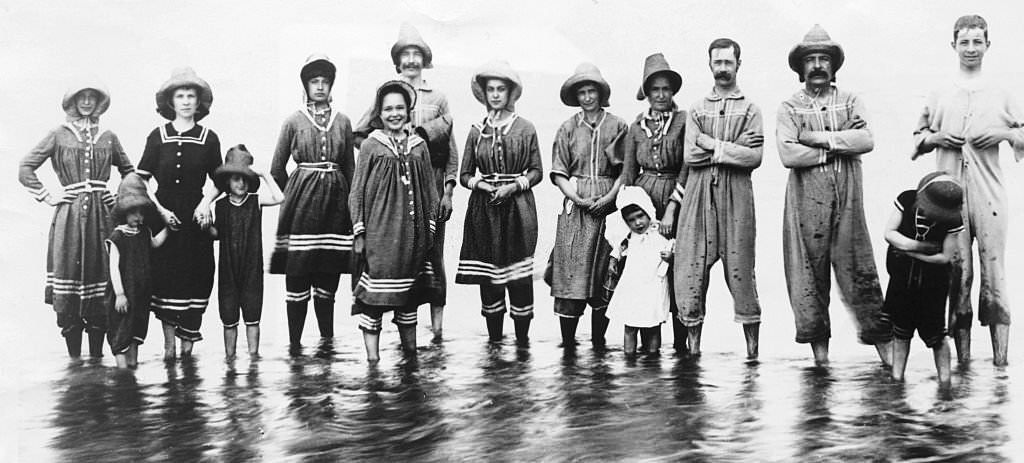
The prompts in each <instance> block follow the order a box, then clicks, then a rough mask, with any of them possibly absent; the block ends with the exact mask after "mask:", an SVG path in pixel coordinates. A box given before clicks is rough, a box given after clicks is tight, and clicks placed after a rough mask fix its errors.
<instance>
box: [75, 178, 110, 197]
mask: <svg viewBox="0 0 1024 463" xmlns="http://www.w3.org/2000/svg"><path fill="white" fill-rule="evenodd" d="M94 191H102V192H107V193H109V190H107V182H104V181H102V180H83V181H81V182H77V183H71V184H68V185H64V193H65V194H68V193H72V194H76V195H80V194H84V193H92V192H94Z"/></svg>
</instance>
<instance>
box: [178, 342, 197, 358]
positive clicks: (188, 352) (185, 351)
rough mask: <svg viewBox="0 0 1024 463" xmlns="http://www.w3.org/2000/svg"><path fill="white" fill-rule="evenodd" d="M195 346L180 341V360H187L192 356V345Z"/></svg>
mask: <svg viewBox="0 0 1024 463" xmlns="http://www.w3.org/2000/svg"><path fill="white" fill-rule="evenodd" d="M193 344H195V343H193V342H192V341H186V340H184V339H182V340H181V358H188V357H191V356H192V345H193Z"/></svg>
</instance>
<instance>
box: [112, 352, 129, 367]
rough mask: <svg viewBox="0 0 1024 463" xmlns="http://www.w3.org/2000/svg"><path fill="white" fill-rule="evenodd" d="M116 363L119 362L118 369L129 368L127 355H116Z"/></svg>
mask: <svg viewBox="0 0 1024 463" xmlns="http://www.w3.org/2000/svg"><path fill="white" fill-rule="evenodd" d="M114 361H116V362H117V367H118V368H128V355H127V354H126V353H125V354H114Z"/></svg>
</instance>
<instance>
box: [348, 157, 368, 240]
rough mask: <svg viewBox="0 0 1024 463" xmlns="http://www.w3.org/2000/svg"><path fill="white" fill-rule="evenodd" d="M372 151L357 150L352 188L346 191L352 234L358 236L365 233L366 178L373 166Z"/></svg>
mask: <svg viewBox="0 0 1024 463" xmlns="http://www.w3.org/2000/svg"><path fill="white" fill-rule="evenodd" d="M373 158H374V155H373V154H372V153H367V152H364V150H362V149H360V150H359V161H358V162H357V163H356V169H355V170H356V171H355V176H354V177H353V178H352V188H351V189H350V190H349V193H348V208H349V213H350V214H351V217H352V235H353V236H359V235H362V234H363V233H366V204H365V200H366V198H365V196H366V179H367V176H368V175H369V171H370V169H371V168H372V167H373V166H372V164H373Z"/></svg>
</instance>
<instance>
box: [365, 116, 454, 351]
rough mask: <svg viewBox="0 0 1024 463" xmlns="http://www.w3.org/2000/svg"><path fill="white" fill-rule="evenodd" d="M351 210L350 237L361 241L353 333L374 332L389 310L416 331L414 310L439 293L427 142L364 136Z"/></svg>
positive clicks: (434, 205) (378, 133)
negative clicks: (352, 234)
mask: <svg viewBox="0 0 1024 463" xmlns="http://www.w3.org/2000/svg"><path fill="white" fill-rule="evenodd" d="M349 206H350V208H351V210H352V222H353V224H354V225H353V230H354V232H355V235H356V236H359V235H363V236H364V237H365V238H364V239H365V247H364V252H363V254H362V255H361V256H360V257H359V264H360V265H359V266H358V269H359V272H358V277H356V276H355V275H353V280H354V281H355V284H354V288H353V290H352V296H353V298H354V299H355V303H354V304H353V305H352V315H354V316H355V318H356V321H357V323H358V324H359V328H360V329H362V330H364V331H368V332H379V331H380V330H381V318H382V314H383V313H384V312H387V311H391V310H394V311H395V318H394V322H395V323H396V324H399V325H415V324H416V308H417V307H418V306H419V305H421V304H424V303H428V302H430V301H431V300H434V298H436V292H437V291H439V290H440V287H441V281H440V279H439V278H438V276H437V275H436V274H435V273H434V270H433V266H432V265H431V260H430V255H431V254H430V249H431V248H432V247H433V245H434V227H435V225H436V224H435V220H434V219H435V218H436V214H437V190H436V189H435V185H434V174H433V171H432V169H431V166H430V153H429V152H428V151H427V144H426V142H424V141H423V139H422V138H420V137H418V136H416V135H412V134H409V135H407V137H406V138H405V139H404V140H395V139H392V138H390V137H389V136H388V135H387V134H386V133H385V132H384V131H382V130H376V131H374V132H372V133H370V136H369V137H368V138H367V139H366V140H365V141H364V142H363V144H362V146H361V147H360V150H359V164H358V166H357V167H356V176H355V178H354V179H353V182H352V193H351V195H350V196H349Z"/></svg>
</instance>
